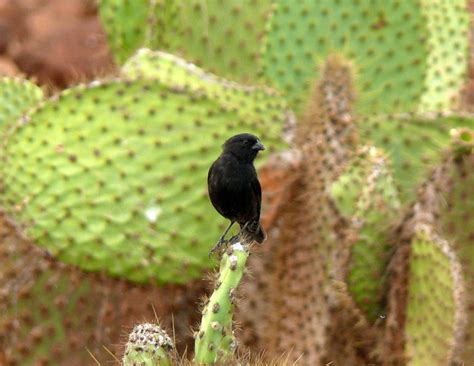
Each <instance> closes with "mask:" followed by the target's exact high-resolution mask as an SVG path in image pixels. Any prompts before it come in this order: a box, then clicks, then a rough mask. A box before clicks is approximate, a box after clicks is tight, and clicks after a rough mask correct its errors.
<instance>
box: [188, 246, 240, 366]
mask: <svg viewBox="0 0 474 366" xmlns="http://www.w3.org/2000/svg"><path fill="white" fill-rule="evenodd" d="M248 245H249V244H248V243H245V242H241V241H238V242H236V243H235V244H231V245H230V246H229V247H228V248H227V250H226V251H225V252H224V254H223V255H222V259H221V263H220V267H219V275H218V277H217V280H216V282H215V285H214V292H213V293H212V295H211V297H210V298H209V300H208V301H206V304H205V305H204V309H203V312H202V321H201V325H200V327H199V331H198V332H197V333H196V334H195V349H194V352H195V355H194V358H195V361H196V362H197V363H198V364H206V365H207V364H215V363H221V362H224V363H225V362H226V360H229V359H230V358H231V357H232V356H233V354H234V352H235V350H236V347H237V341H236V339H235V337H234V328H233V314H234V307H235V301H236V291H237V287H238V286H239V283H240V280H241V279H242V276H243V275H244V270H245V264H246V262H247V258H248V256H249V248H248Z"/></svg>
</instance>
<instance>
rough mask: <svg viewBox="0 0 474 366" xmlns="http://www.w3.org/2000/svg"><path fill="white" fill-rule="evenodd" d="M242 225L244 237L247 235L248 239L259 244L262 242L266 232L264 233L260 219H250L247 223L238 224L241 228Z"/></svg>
mask: <svg viewBox="0 0 474 366" xmlns="http://www.w3.org/2000/svg"><path fill="white" fill-rule="evenodd" d="M244 226H245V228H244V230H243V232H242V234H243V236H244V237H247V238H248V239H250V240H254V241H256V242H257V243H259V244H262V243H263V242H264V241H265V239H266V238H267V234H265V231H264V230H263V228H262V225H261V224H260V221H257V220H255V221H251V222H249V223H248V224H247V225H245V224H240V227H241V228H242V227H244Z"/></svg>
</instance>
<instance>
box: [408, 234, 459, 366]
mask: <svg viewBox="0 0 474 366" xmlns="http://www.w3.org/2000/svg"><path fill="white" fill-rule="evenodd" d="M462 282H463V281H462V278H461V269H460V265H459V262H458V261H457V258H456V256H455V255H454V251H453V249H452V248H451V246H450V244H449V243H448V242H446V241H444V240H442V239H440V238H438V237H437V236H436V235H435V234H433V233H432V232H431V230H429V229H427V228H418V229H417V231H416V234H415V236H414V238H413V239H412V242H411V254H410V265H409V274H408V298H407V314H406V323H405V340H406V344H405V352H406V356H407V359H408V362H407V365H409V366H418V365H419V366H425V365H430V366H431V365H432V366H437V365H439V366H444V365H448V364H450V361H452V356H453V355H452V352H453V348H454V345H455V341H456V335H457V334H456V333H457V332H458V331H459V329H458V327H459V322H460V319H462V316H463V310H464V309H463V306H462V302H461V301H462V300H461V295H462Z"/></svg>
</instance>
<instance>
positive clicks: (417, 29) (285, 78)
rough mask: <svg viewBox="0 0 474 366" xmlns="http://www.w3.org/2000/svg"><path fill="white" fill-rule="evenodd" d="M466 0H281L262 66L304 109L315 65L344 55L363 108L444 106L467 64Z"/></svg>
mask: <svg viewBox="0 0 474 366" xmlns="http://www.w3.org/2000/svg"><path fill="white" fill-rule="evenodd" d="M468 19H469V17H468V13H467V11H466V9H465V1H464V0H441V1H436V2H434V1H431V0H417V1H403V0H390V1H358V0H341V1H338V2H337V3H334V1H332V0H320V1H312V0H303V1H298V2H294V1H291V0H277V1H276V8H275V11H274V13H273V15H272V18H271V20H270V24H269V27H268V32H267V34H266V38H265V49H264V52H263V54H262V71H263V76H264V78H265V79H266V80H268V81H270V83H271V85H272V86H274V87H276V88H279V89H281V90H284V91H285V92H286V93H287V94H288V95H289V98H290V99H291V101H292V105H294V106H297V107H296V109H297V110H296V112H297V113H299V112H301V110H302V108H304V107H305V102H306V101H307V98H308V96H309V95H310V93H309V90H310V86H311V85H312V82H313V80H314V79H316V78H317V72H318V69H319V68H318V67H317V66H318V64H319V63H320V62H321V61H322V60H324V58H325V57H327V55H328V54H330V53H334V52H339V53H342V54H343V55H344V57H345V58H347V59H349V60H352V62H353V63H354V67H355V69H356V73H357V76H358V77H357V81H358V82H357V85H356V86H355V89H356V90H357V91H358V94H359V101H358V103H357V110H358V112H362V113H364V114H366V113H374V112H385V113H386V112H395V111H403V112H408V111H420V110H440V109H446V108H448V107H450V106H451V105H452V103H453V101H455V99H456V98H457V94H458V90H459V88H460V86H461V85H462V83H463V75H464V73H465V71H466V67H467V50H468V37H467V32H468Z"/></svg>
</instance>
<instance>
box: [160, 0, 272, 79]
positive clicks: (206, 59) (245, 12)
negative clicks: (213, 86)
mask: <svg viewBox="0 0 474 366" xmlns="http://www.w3.org/2000/svg"><path fill="white" fill-rule="evenodd" d="M272 2H273V1H272V0H226V1H222V0H206V1H202V0H186V1H178V8H179V10H178V14H179V16H178V21H177V22H176V24H177V29H176V32H175V33H174V34H172V35H170V36H169V37H168V39H167V40H168V41H169V51H170V52H172V53H175V54H177V55H180V56H182V57H185V58H186V59H189V60H190V61H192V62H194V63H196V64H197V65H199V66H202V67H204V68H206V69H208V70H210V71H212V72H214V73H217V74H218V75H222V76H223V77H227V78H231V79H234V80H239V81H244V82H251V81H255V79H256V77H257V73H258V67H257V65H258V62H257V61H258V56H259V51H260V49H261V45H262V38H263V33H264V30H265V26H266V24H267V20H268V17H269V14H270V12H271V10H272Z"/></svg>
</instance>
